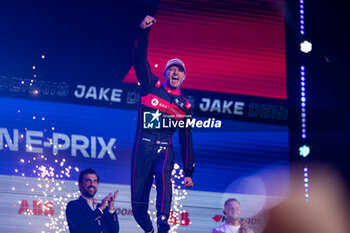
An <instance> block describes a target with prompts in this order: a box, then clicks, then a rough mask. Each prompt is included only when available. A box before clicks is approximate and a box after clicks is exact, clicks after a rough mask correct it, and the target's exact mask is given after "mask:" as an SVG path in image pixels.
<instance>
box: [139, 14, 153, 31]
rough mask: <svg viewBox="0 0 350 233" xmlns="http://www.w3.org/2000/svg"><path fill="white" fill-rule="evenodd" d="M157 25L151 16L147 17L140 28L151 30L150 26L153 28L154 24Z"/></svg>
mask: <svg viewBox="0 0 350 233" xmlns="http://www.w3.org/2000/svg"><path fill="white" fill-rule="evenodd" d="M155 23H156V20H155V19H154V18H153V17H152V16H150V15H147V16H146V17H145V18H144V19H143V21H142V22H141V24H140V28H142V29H146V28H149V27H150V26H152V25H153V24H155Z"/></svg>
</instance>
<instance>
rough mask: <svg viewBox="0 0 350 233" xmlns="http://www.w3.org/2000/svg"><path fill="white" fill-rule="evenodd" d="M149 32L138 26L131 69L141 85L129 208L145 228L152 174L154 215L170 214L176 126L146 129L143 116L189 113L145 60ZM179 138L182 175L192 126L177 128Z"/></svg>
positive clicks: (178, 117)
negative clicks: (172, 139) (173, 136)
mask: <svg viewBox="0 0 350 233" xmlns="http://www.w3.org/2000/svg"><path fill="white" fill-rule="evenodd" d="M148 33H149V29H146V30H142V29H140V30H139V33H138V38H137V42H136V45H135V50H134V69H135V72H136V76H137V79H138V81H139V83H140V85H141V105H140V109H139V114H138V123H137V132H136V137H135V143H134V148H133V153H132V167H131V201H132V210H133V214H134V217H135V220H136V221H137V223H138V224H139V225H140V226H141V228H142V229H143V230H144V231H146V232H147V231H151V230H152V229H153V227H152V222H151V220H150V216H149V214H148V213H147V211H148V203H149V194H150V190H151V187H152V183H153V176H155V183H156V186H157V202H156V208H157V216H160V215H165V216H166V217H169V214H170V206H171V199H172V183H171V173H172V170H173V166H174V150H173V147H172V142H171V137H172V135H173V134H174V132H175V130H176V127H170V128H161V129H147V127H146V126H147V124H146V122H144V119H145V116H146V114H150V113H154V112H156V111H157V110H158V111H159V113H161V114H162V116H161V117H160V119H166V120H168V119H169V118H170V119H172V120H173V121H186V120H190V119H191V116H192V114H191V113H192V109H191V104H190V103H189V102H188V101H187V100H186V99H185V98H184V97H183V96H182V95H181V93H180V90H172V89H170V88H168V87H167V86H166V85H165V84H162V83H161V82H160V80H159V79H158V78H157V77H156V76H155V75H153V74H152V72H151V69H150V65H149V63H148V62H147V47H148ZM167 122H169V121H167ZM161 124H162V122H161ZM179 139H180V146H181V153H182V161H183V170H184V172H185V176H186V177H192V173H193V171H194V155H193V149H192V133H191V127H182V128H180V130H179Z"/></svg>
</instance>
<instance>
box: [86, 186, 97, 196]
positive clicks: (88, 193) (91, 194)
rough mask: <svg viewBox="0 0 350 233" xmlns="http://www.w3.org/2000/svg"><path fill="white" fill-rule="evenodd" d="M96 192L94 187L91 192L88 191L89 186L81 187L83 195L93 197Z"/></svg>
mask: <svg viewBox="0 0 350 233" xmlns="http://www.w3.org/2000/svg"><path fill="white" fill-rule="evenodd" d="M96 192H97V191H96V189H95V188H94V192H93V193H91V192H89V188H87V189H83V196H84V197H88V198H91V197H94V196H95V194H96Z"/></svg>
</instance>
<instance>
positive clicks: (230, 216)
mask: <svg viewBox="0 0 350 233" xmlns="http://www.w3.org/2000/svg"><path fill="white" fill-rule="evenodd" d="M241 214H242V210H241V204H240V203H239V201H238V200H237V199H235V198H230V199H228V200H226V201H225V204H224V215H225V224H223V225H221V226H218V227H215V228H214V229H213V231H212V233H254V232H253V230H252V229H248V221H247V220H246V219H245V220H241Z"/></svg>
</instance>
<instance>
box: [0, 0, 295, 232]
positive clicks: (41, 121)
mask: <svg viewBox="0 0 350 233" xmlns="http://www.w3.org/2000/svg"><path fill="white" fill-rule="evenodd" d="M0 9H1V16H0V28H1V30H2V31H3V35H4V36H2V37H0V159H1V160H0V161H1V162H0V171H1V172H0V184H1V188H0V197H1V198H0V200H1V201H0V206H1V208H2V209H3V210H4V211H3V212H2V213H1V214H0V232H43V231H45V232H56V231H59V232H68V230H67V226H66V225H65V215H64V208H65V204H66V203H67V202H68V201H69V200H72V199H75V198H76V197H77V195H78V192H77V191H78V187H77V186H76V181H77V178H78V174H79V171H80V170H81V169H84V168H87V167H93V168H95V169H96V170H97V171H98V173H99V174H100V177H101V184H100V189H99V192H98V198H99V199H101V198H103V197H104V195H106V194H107V193H109V192H111V191H113V189H116V188H117V189H119V190H120V193H119V196H118V201H117V203H116V206H117V211H118V216H119V219H120V224H121V232H141V230H140V228H138V227H137V224H136V222H135V221H134V220H133V217H132V214H131V206H130V186H129V183H130V165H131V161H130V159H131V151H132V145H133V140H134V136H135V132H136V118H137V109H138V104H139V91H140V90H139V86H138V85H137V84H136V79H135V75H134V71H133V69H132V64H131V56H132V49H133V44H134V40H135V35H136V32H137V28H138V25H139V23H140V21H141V20H142V19H143V17H144V16H145V15H146V14H152V13H155V17H156V19H157V24H156V25H155V26H154V28H153V29H152V31H151V33H150V45H149V62H150V64H151V66H152V70H153V72H154V73H155V74H156V75H157V76H159V77H161V75H162V71H163V66H164V64H165V63H166V61H167V60H168V59H170V58H173V57H178V58H181V59H182V60H183V61H184V62H185V64H186V67H187V70H188V73H187V79H186V81H185V82H184V89H183V90H182V93H183V94H184V96H185V97H186V98H187V99H188V100H189V101H190V102H191V104H192V105H193V107H194V116H195V118H196V119H199V120H207V119H208V118H210V119H213V118H215V119H216V120H220V121H221V123H222V126H221V128H219V129H204V128H202V129H194V132H193V142H194V153H195V156H196V171H195V173H194V182H195V186H194V187H193V189H191V190H187V191H186V190H184V189H183V187H182V185H181V179H180V177H181V168H182V163H181V158H180V157H181V156H180V148H179V142H178V135H177V133H176V134H175V135H174V137H173V142H174V147H175V148H174V149H175V153H176V155H177V157H176V163H177V164H178V166H177V165H176V166H175V170H174V173H175V174H174V182H175V183H174V189H175V190H174V193H176V195H174V198H176V200H177V201H174V202H173V203H174V205H173V208H172V211H173V212H172V216H171V218H170V221H171V224H172V226H173V231H174V232H210V231H211V229H212V228H213V227H215V226H217V225H221V224H222V223H223V221H224V216H223V215H222V205H223V202H224V201H225V199H227V198H230V197H236V198H237V199H239V200H240V201H241V204H242V209H243V217H245V218H248V219H249V226H250V227H251V228H253V229H254V231H255V232H261V230H262V228H263V226H264V223H265V222H266V218H265V217H264V216H263V215H261V213H260V211H261V210H262V209H264V208H266V207H268V206H271V205H273V204H275V203H277V202H278V201H280V200H281V199H283V198H284V197H285V196H286V195H288V190H289V171H288V166H289V154H288V151H289V146H288V141H289V135H288V126H287V116H288V108H287V106H286V75H285V51H284V50H285V49H284V46H285V44H284V43H285V42H284V15H283V1H277V0H276V1H269V0H264V1H239V0H234V1H173V0H165V1H160V2H159V3H158V2H157V1H144V0H143V1H141V0H138V1H136V0H135V1H125V2H121V1H73V2H72V1H51V2H50V3H48V2H47V3H44V2H42V1H35V0H33V1H12V2H8V3H3V2H2V3H1V5H0ZM276 176H277V177H279V179H278V180H276V179H275V177H276ZM154 198H155V191H154V189H153V190H152V192H151V201H152V200H153V199H154ZM174 200H175V199H174ZM150 210H151V212H152V213H151V214H152V216H155V214H154V211H155V210H154V203H152V202H151V204H150Z"/></svg>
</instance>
